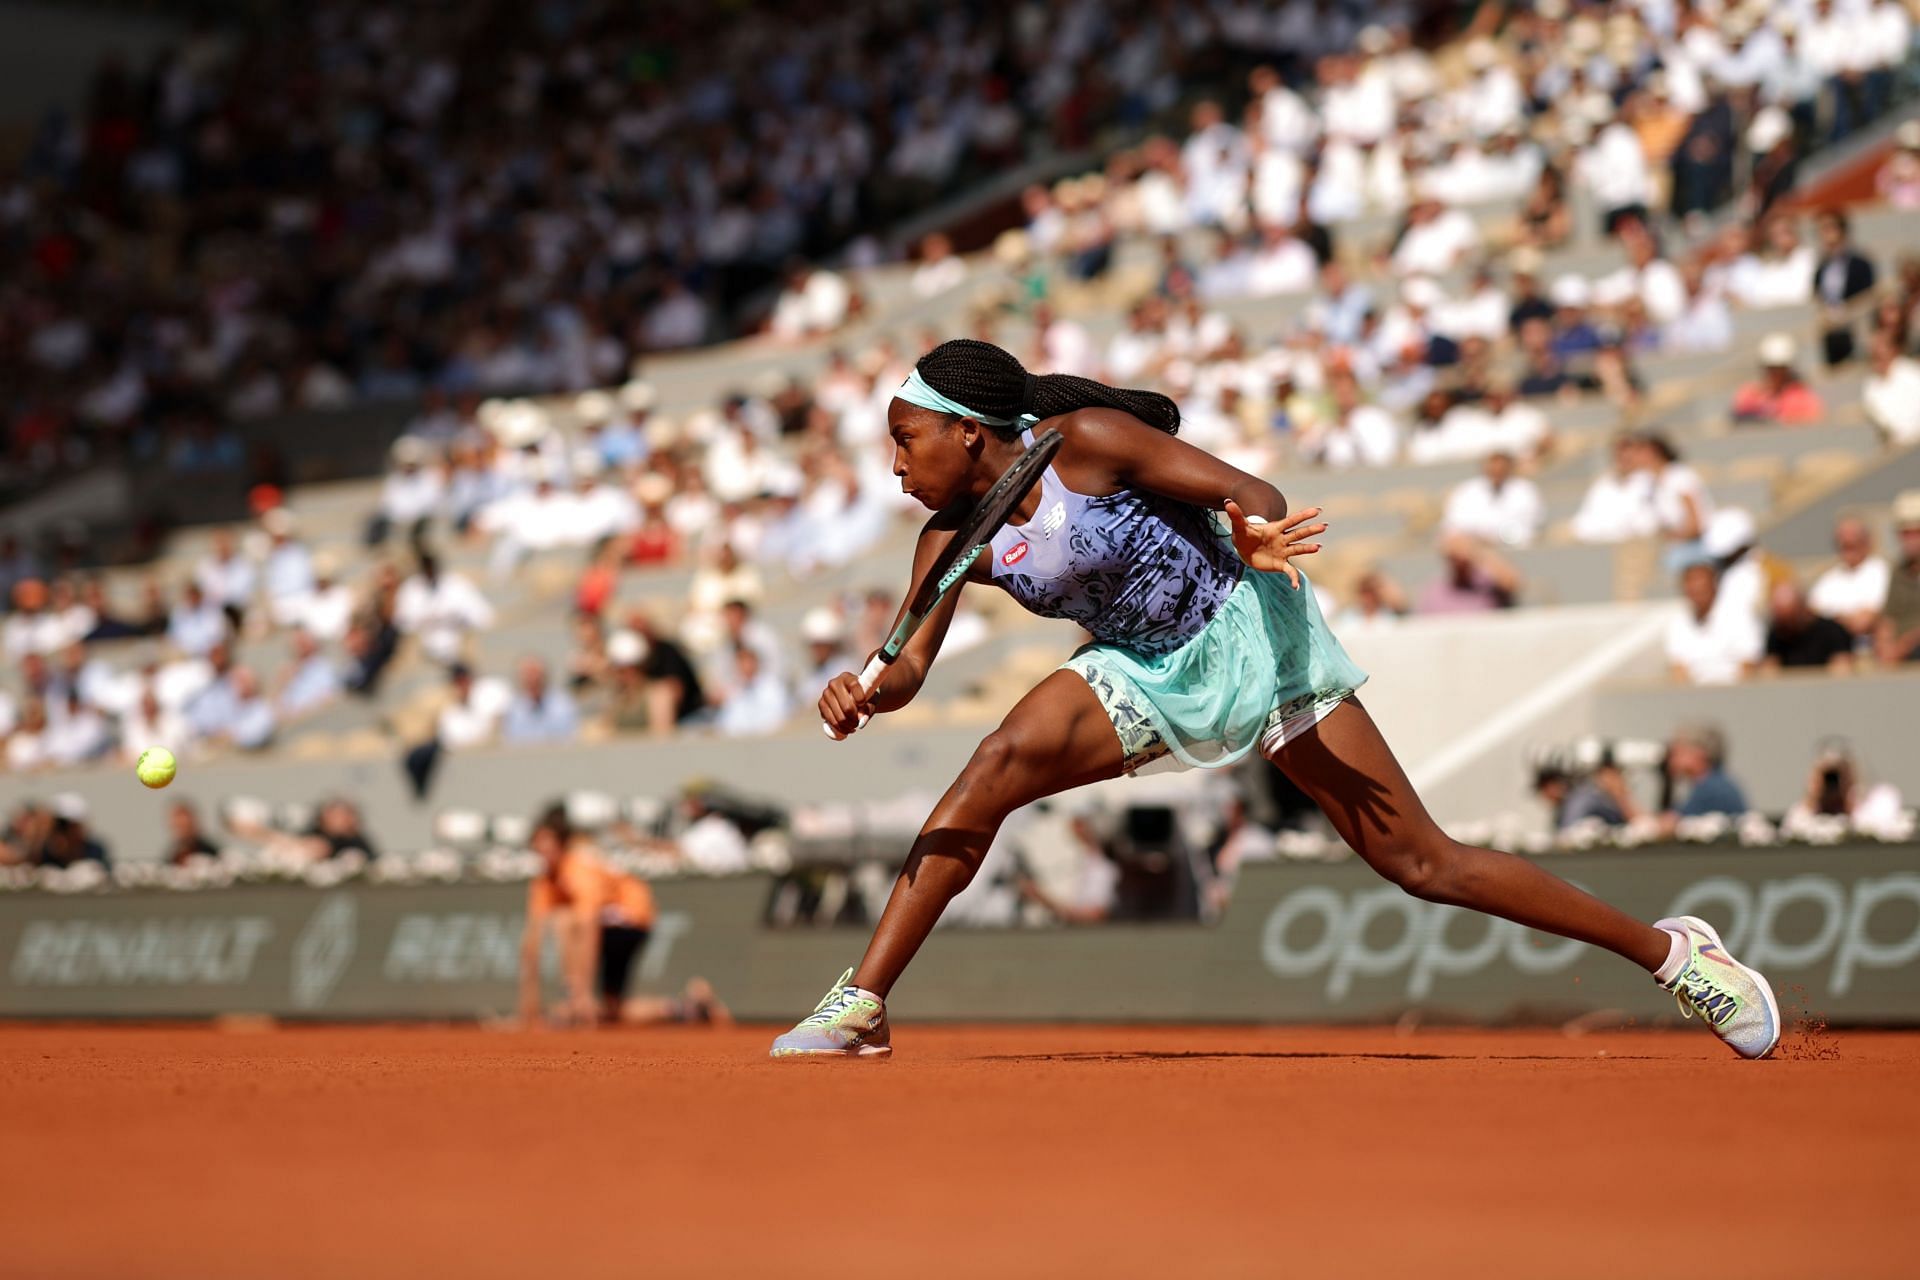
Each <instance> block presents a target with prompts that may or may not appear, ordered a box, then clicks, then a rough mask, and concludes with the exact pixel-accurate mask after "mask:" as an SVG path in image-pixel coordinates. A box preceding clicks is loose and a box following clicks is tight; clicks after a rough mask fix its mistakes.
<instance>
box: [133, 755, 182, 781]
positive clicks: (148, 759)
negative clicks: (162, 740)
mask: <svg viewBox="0 0 1920 1280" xmlns="http://www.w3.org/2000/svg"><path fill="white" fill-rule="evenodd" d="M179 767H180V766H179V764H178V763H177V762H175V760H174V758H173V752H171V751H169V750H167V749H166V748H165V747H148V748H147V749H146V750H145V751H142V752H141V753H140V759H139V762H138V763H136V764H135V765H134V766H133V771H134V773H136V774H137V775H139V778H140V782H141V784H142V785H143V786H148V787H152V788H153V789H154V790H155V791H158V790H159V789H160V788H161V787H164V786H166V785H167V784H168V783H169V782H172V781H173V775H174V772H175V771H176V770H177V769H179Z"/></svg>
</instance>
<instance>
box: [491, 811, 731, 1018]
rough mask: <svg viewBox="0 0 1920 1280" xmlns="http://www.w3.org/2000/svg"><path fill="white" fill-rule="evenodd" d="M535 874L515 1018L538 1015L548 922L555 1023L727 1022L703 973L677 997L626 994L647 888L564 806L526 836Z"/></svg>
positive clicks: (643, 925) (646, 922)
mask: <svg viewBox="0 0 1920 1280" xmlns="http://www.w3.org/2000/svg"><path fill="white" fill-rule="evenodd" d="M531 844H532V846H533V851H534V852H535V853H537V854H539V855H540V860H541V863H542V864H543V865H542V867H541V872H540V874H539V875H537V876H535V877H534V878H533V879H532V880H531V881H529V882H528V884H527V925H526V932H525V934H524V935H523V936H522V938H521V945H520V1023H521V1025H523V1026H531V1025H533V1024H534V1023H535V1022H536V1021H537V1020H538V1019H539V1017H540V944H541V941H542V938H543V936H544V934H545V933H546V931H547V930H548V929H549V928H552V929H553V931H554V932H555V934H557V935H558V937H559V940H560V967H561V972H562V975H563V976H564V978H565V982H566V990H567V1000H566V1004H565V1005H564V1006H563V1007H562V1011H561V1013H562V1017H561V1019H560V1020H561V1021H564V1022H567V1023H571V1024H573V1025H576V1026H594V1025H596V1024H613V1023H628V1024H642V1023H654V1022H728V1021H731V1019H730V1018H729V1016H728V1013H727V1008H726V1006H725V1005H723V1004H721V1003H720V999H719V997H718V996H716V995H715V994H714V992H713V988H712V987H711V986H710V985H709V984H708V983H707V982H706V980H705V979H703V978H694V979H692V980H691V981H689V982H688V983H687V986H686V989H685V990H684V991H683V992H682V993H681V994H680V995H679V996H678V997H660V996H632V997H629V996H628V995H627V983H628V981H629V979H630V978H631V976H632V973H633V962H634V960H635V959H637V958H638V957H639V955H640V953H641V952H643V951H645V950H646V946H647V937H648V935H649V933H650V932H651V931H652V929H653V914H654V911H653V890H651V889H649V888H648V887H647V883H646V881H644V880H642V879H640V878H639V877H638V876H631V875H628V874H626V873H625V872H622V871H618V870H616V869H615V868H613V867H612V866H610V865H609V864H608V862H607V859H606V856H605V855H604V854H602V853H601V852H600V850H599V849H598V848H597V847H596V846H595V845H594V843H593V841H592V840H591V839H589V838H588V837H587V836H586V835H585V834H583V833H581V832H578V831H575V830H574V828H573V824H572V823H571V822H570V821H569V820H568V818H567V810H566V806H565V805H558V804H556V805H554V806H553V807H551V808H549V809H548V810H547V811H546V812H545V813H543V814H541V815H540V821H539V822H538V823H537V824H536V825H535V827H534V829H533V836H532V839H531Z"/></svg>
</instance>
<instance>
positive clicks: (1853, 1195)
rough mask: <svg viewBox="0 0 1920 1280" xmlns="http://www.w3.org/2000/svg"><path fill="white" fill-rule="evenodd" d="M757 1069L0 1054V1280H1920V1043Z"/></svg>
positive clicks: (1689, 1039)
mask: <svg viewBox="0 0 1920 1280" xmlns="http://www.w3.org/2000/svg"><path fill="white" fill-rule="evenodd" d="M768 1034H769V1033H768V1032H767V1031H766V1030H764V1029H758V1028H743V1029H737V1030H729V1031H716V1032H701V1031H693V1030H669V1031H651V1032H648V1031H635V1032H603V1033H598V1034H577V1035H576V1034H562V1033H541V1034H527V1035H516V1034H506V1033H499V1032H485V1031H479V1030H471V1029H416V1028H370V1029H346V1028H291V1029H279V1030H262V1029H246V1028H236V1029H228V1030H212V1029H205V1028H116V1027H45V1026H35V1027H14V1028H8V1029H4V1030H0V1071H4V1076H5V1079H6V1081H7V1087H6V1091H5V1094H4V1098H5V1101H4V1103H3V1104H0V1108H3V1109H4V1120H3V1121H0V1127H3V1128H4V1131H5V1133H6V1148H7V1159H6V1161H5V1162H4V1166H0V1203H4V1204H5V1205H6V1206H7V1209H6V1210H5V1211H4V1218H5V1240H6V1245H5V1248H4V1253H5V1255H6V1257H7V1264H6V1268H5V1269H6V1271H7V1273H8V1274H11V1275H16V1276H36V1277H53V1276H129V1275H140V1276H193V1277H211V1276H261V1275H274V1276H338V1275H365V1276H385V1275H429V1274H431V1275H453V1276H458V1275H476V1276H479V1275H506V1274H540V1275H548V1276H555V1277H567V1276H602V1275H606V1276H612V1275H648V1274H670V1275H717V1276H734V1275H767V1274H781V1275H823V1276H824V1275H846V1274H848V1273H849V1272H853V1273H857V1274H873V1273H881V1274H908V1275H917V1276H967V1275H982V1274H996V1275H1047V1276H1060V1275H1103V1276H1106V1275H1148V1274H1154V1275H1164V1274H1168V1273H1169V1271H1170V1270H1171V1271H1173V1272H1174V1273H1177V1274H1186V1275H1209V1276H1213V1275H1248V1276H1251V1275H1281V1274H1289V1275H1311V1276H1339V1275H1353V1276H1366V1275H1387V1274H1392V1275H1408V1276H1487V1275H1529V1276H1541V1275H1552V1276H1622V1275H1630V1274H1645V1273H1647V1272H1648V1271H1649V1269H1650V1268H1651V1267H1652V1266H1653V1265H1654V1264H1655V1262H1656V1261H1657V1260H1659V1259H1666V1260H1668V1261H1669V1262H1671V1261H1673V1260H1677V1259H1684V1258H1698V1259H1700V1260H1701V1261H1702V1262H1703V1263H1710V1264H1711V1265H1714V1266H1715V1267H1716V1269H1717V1268H1718V1264H1717V1263H1712V1260H1714V1259H1718V1260H1721V1261H1722V1262H1725V1261H1727V1260H1728V1259H1729V1258H1730V1256H1731V1255H1730V1253H1729V1251H1730V1250H1737V1251H1738V1254H1739V1262H1738V1265H1737V1266H1732V1267H1730V1268H1729V1269H1730V1271H1733V1272H1737V1273H1738V1274H1739V1275H1741V1276H1743V1277H1756V1276H1783V1277H1784V1276H1796V1277H1804V1276H1811V1275H1845V1276H1853V1277H1862V1276H1893V1275H1911V1274H1913V1260H1912V1257H1911V1256H1910V1252H1909V1246H1910V1244H1911V1239H1912V1237H1911V1225H1910V1221H1911V1219H1910V1215H1911V1211H1912V1207H1913V1205H1914V1204H1915V1203H1920V1161H1917V1160H1916V1159H1915V1152H1916V1151H1917V1150H1920V1098H1916V1095H1915V1092H1914V1089H1913V1082H1914V1080H1915V1078H1916V1070H1917V1069H1920V1035H1915V1034H1886V1033H1879V1034H1876V1033H1865V1032H1859V1033H1835V1034H1825V1033H1822V1034H1815V1035H1807V1034H1802V1035H1801V1036H1799V1037H1797V1038H1796V1039H1794V1040H1791V1041H1789V1042H1788V1043H1787V1044H1786V1045H1784V1046H1783V1048H1785V1049H1786V1050H1788V1056H1786V1057H1784V1058H1783V1059H1782V1060H1777V1061H1771V1062H1767V1063H1761V1064H1748V1063H1742V1062H1739V1061H1736V1060H1734V1059H1733V1058H1732V1057H1731V1056H1730V1055H1728V1054H1727V1053H1726V1051H1725V1050H1724V1049H1723V1048H1722V1047H1721V1046H1720V1045H1719V1044H1718V1043H1716V1042H1715V1041H1714V1040H1713V1039H1712V1038H1711V1037H1710V1036H1706V1035H1701V1034H1687V1033H1684V1032H1676V1033H1653V1032H1646V1033H1635V1032H1610V1033H1605V1034H1594V1035H1587V1036H1581V1037H1568V1036H1566V1035H1563V1034H1561V1033H1558V1032H1551V1031H1512V1032H1499V1033H1489V1032H1455V1031H1424V1030H1423V1031H1420V1032H1418V1033H1415V1034H1396V1033H1394V1032H1393V1031H1390V1030H1326V1029H1313V1028H1289V1029H1270V1028H1207V1029H1178V1028H1164V1027H1163V1028H1153V1029H1145V1028H1138V1027H1124V1028H1122V1027H1114V1028H1100V1027H1073V1028H1060V1027H1012V1028H1009V1027H996V1028H990V1029H954V1028H927V1027H914V1026H907V1027H905V1028H902V1029H901V1031H900V1032H899V1046H900V1047H899V1050H898V1054H897V1056H896V1058H895V1059H894V1060H892V1061H887V1062H873V1063H844V1062H843V1063H830V1064H794V1063H774V1062H770V1061H768V1060H767V1059H765V1058H764V1057H763V1056H761V1055H762V1054H763V1053H764V1051H765V1045H766V1040H767V1037H768ZM1903 1241H1904V1242H1905V1243H1903Z"/></svg>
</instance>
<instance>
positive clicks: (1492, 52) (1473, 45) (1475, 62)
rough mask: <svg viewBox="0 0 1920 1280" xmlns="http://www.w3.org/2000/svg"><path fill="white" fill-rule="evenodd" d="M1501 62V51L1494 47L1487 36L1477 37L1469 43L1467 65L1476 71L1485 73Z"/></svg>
mask: <svg viewBox="0 0 1920 1280" xmlns="http://www.w3.org/2000/svg"><path fill="white" fill-rule="evenodd" d="M1498 61H1500V52H1499V50H1497V49H1495V48H1494V47H1493V41H1491V40H1489V39H1487V38H1486V37H1485V36H1477V37H1475V38H1474V39H1472V40H1469V41H1468V42H1467V65H1468V66H1469V67H1471V68H1472V69H1473V70H1475V71H1485V70H1486V69H1487V68H1488V67H1491V66H1492V65H1493V64H1494V63H1496V62H1498Z"/></svg>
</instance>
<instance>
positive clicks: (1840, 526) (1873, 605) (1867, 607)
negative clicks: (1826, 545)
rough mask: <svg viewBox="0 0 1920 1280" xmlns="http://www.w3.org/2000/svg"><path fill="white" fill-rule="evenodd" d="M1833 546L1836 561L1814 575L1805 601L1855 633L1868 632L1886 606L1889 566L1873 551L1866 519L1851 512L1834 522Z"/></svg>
mask: <svg viewBox="0 0 1920 1280" xmlns="http://www.w3.org/2000/svg"><path fill="white" fill-rule="evenodd" d="M1833 549H1834V551H1835V553H1836V554H1838V555H1839V557H1840V563H1838V564H1836V565H1833V566H1831V567H1830V568H1828V569H1827V571H1826V572H1824V573H1822V574H1821V575H1820V576H1819V577H1818V578H1816V579H1814V583H1813V590H1811V591H1809V592H1808V593H1807V603H1808V604H1809V605H1810V606H1811V607H1812V608H1813V611H1814V612H1815V613H1817V614H1819V615H1820V616H1821V617H1823V618H1832V619H1833V620H1834V621H1835V622H1837V623H1839V624H1840V625H1841V626H1843V627H1845V628H1846V629H1847V630H1848V631H1851V632H1852V633H1853V634H1854V635H1855V636H1870V635H1872V634H1873V628H1874V625H1875V623H1877V622H1878V621H1879V619H1880V612H1881V610H1883V609H1885V608H1886V607H1887V587H1888V586H1889V585H1890V584H1891V582H1892V580H1893V570H1892V568H1891V567H1890V566H1889V565H1888V564H1887V562H1886V561H1885V560H1884V559H1882V558H1881V557H1879V556H1877V555H1874V554H1873V534H1872V532H1871V531H1869V530H1868V528H1867V523H1866V521H1864V520H1861V519H1859V518H1857V517H1855V516H1842V517H1841V518H1840V519H1839V520H1838V521H1836V522H1835V524H1834V526H1833Z"/></svg>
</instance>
